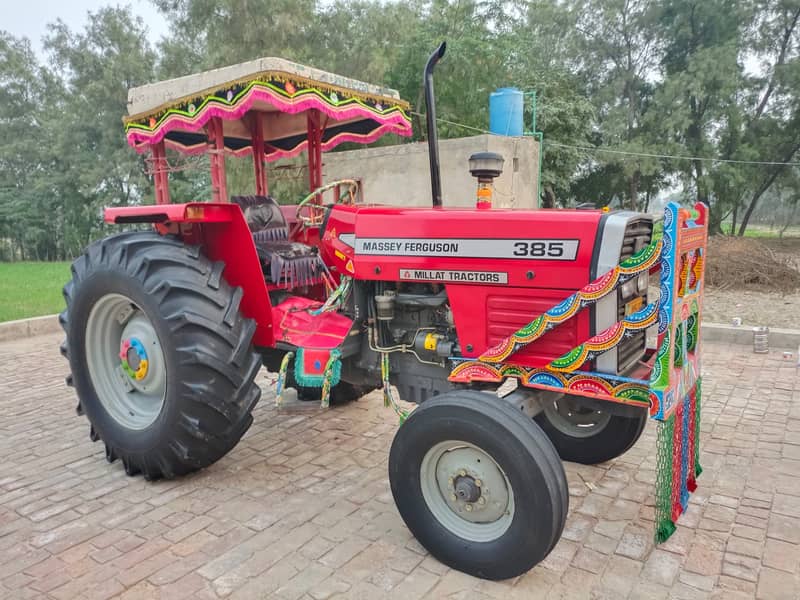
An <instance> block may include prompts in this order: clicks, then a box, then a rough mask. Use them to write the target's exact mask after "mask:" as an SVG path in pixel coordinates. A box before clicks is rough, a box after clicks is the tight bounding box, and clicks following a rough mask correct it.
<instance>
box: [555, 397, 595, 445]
mask: <svg viewBox="0 0 800 600" xmlns="http://www.w3.org/2000/svg"><path fill="white" fill-rule="evenodd" d="M544 412H545V415H546V416H547V420H548V421H550V423H551V424H552V425H553V427H555V428H556V429H557V430H558V431H560V432H561V433H563V434H564V435H566V436H569V437H572V438H589V437H592V436H595V435H597V434H598V433H600V432H601V431H603V430H604V429H605V428H606V426H607V425H608V423H609V422H610V421H611V415H610V414H608V413H607V412H603V411H602V410H596V409H593V408H588V407H586V406H582V405H581V404H580V403H579V402H577V401H575V400H574V399H572V398H566V397H565V398H560V399H558V400H553V402H548V403H547V404H545V407H544Z"/></svg>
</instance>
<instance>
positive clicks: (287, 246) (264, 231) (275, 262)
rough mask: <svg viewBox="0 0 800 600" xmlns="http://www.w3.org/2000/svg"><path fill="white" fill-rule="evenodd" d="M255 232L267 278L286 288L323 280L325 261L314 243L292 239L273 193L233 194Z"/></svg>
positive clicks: (251, 229) (234, 199) (248, 224)
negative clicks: (311, 244)
mask: <svg viewBox="0 0 800 600" xmlns="http://www.w3.org/2000/svg"><path fill="white" fill-rule="evenodd" d="M231 201H232V202H235V203H236V204H238V205H239V207H240V208H241V209H242V212H243V213H244V218H245V221H247V226H248V227H249V228H250V231H251V232H252V233H253V241H254V242H255V244H256V252H257V253H258V259H259V262H260V263H261V269H262V271H263V272H264V277H265V278H266V279H267V281H269V282H270V283H272V284H274V285H277V286H281V287H287V288H294V287H298V286H304V285H314V284H317V283H320V282H321V281H322V274H323V272H324V271H325V263H324V262H323V261H322V258H320V256H319V251H318V249H317V248H316V247H314V246H309V245H308V244H303V243H301V242H292V241H290V240H289V226H288V224H287V223H286V218H285V217H284V216H283V213H282V212H281V209H280V206H279V205H278V203H277V202H276V201H275V199H274V198H272V197H271V196H233V197H231Z"/></svg>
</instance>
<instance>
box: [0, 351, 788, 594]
mask: <svg viewBox="0 0 800 600" xmlns="http://www.w3.org/2000/svg"><path fill="white" fill-rule="evenodd" d="M59 342H60V336H44V337H39V338H33V339H29V340H23V341H19V342H11V343H5V344H0V364H2V365H3V366H4V368H5V372H6V376H5V379H4V380H3V381H2V383H0V405H1V406H2V409H1V410H2V413H0V414H1V415H2V417H0V597H2V598H14V599H16V598H27V597H51V598H56V599H59V600H61V599H66V598H76V597H89V598H105V597H111V596H115V595H118V594H122V595H123V597H125V598H128V597H130V598H158V597H160V598H169V599H173V598H182V597H191V598H217V597H227V598H271V597H274V598H281V599H293V598H304V599H307V598H315V599H318V600H319V599H322V598H330V597H334V596H337V595H340V596H341V597H345V598H366V599H370V600H372V599H376V598H383V597H391V598H398V599H403V600H410V599H413V598H418V597H432V598H443V597H452V598H470V599H472V598H500V599H502V600H511V599H513V598H525V599H529V598H545V597H546V598H590V597H593V598H613V599H614V600H619V599H620V598H626V597H627V598H647V599H654V598H667V597H671V598H687V599H692V598H708V597H711V598H725V599H729V598H730V599H735V598H752V597H754V596H757V597H758V598H769V599H773V598H798V597H800V574H799V573H800V569H799V568H798V567H800V520H798V517H800V378H799V377H798V372H797V370H796V368H795V367H794V363H793V362H792V363H790V362H787V361H783V360H781V357H780V354H773V355H770V356H768V357H762V356H760V355H754V354H752V353H750V352H748V351H747V348H744V347H739V348H732V347H725V346H721V345H714V346H711V345H709V346H707V348H706V352H705V370H704V377H705V383H704V390H705V392H706V399H705V400H704V413H703V424H702V431H703V442H704V445H703V453H702V457H703V466H704V469H705V471H704V473H703V475H702V477H701V478H700V488H699V490H698V492H697V493H696V494H695V495H694V496H693V498H692V501H691V504H690V507H689V510H688V512H687V513H686V514H685V515H684V516H683V517H682V518H681V520H680V523H679V527H678V531H677V533H676V534H675V535H674V536H673V537H672V539H670V540H669V541H668V542H667V543H666V544H664V545H662V546H660V547H659V548H657V549H654V548H653V547H652V543H651V537H652V518H653V507H652V493H651V488H652V483H653V479H654V457H653V449H654V434H655V427H652V426H649V427H648V430H647V432H646V434H645V435H644V437H643V438H642V439H641V440H640V442H639V443H638V444H637V446H636V447H635V448H634V449H633V450H631V451H630V452H629V453H628V454H626V455H625V456H623V457H621V458H620V459H618V460H616V461H614V462H613V463H609V464H605V465H602V466H599V467H581V466H577V465H568V467H567V473H568V476H569V484H570V494H571V498H570V502H571V506H570V513H569V517H568V519H567V527H566V530H565V532H564V537H563V539H562V540H561V542H560V543H559V544H558V545H557V546H556V548H555V550H554V551H553V553H552V554H551V555H550V556H549V557H548V559H547V560H546V561H545V562H544V563H543V564H542V565H540V566H538V567H537V568H536V569H534V570H533V571H531V572H530V573H528V574H527V575H525V576H523V577H520V578H518V579H516V580H513V581H508V582H501V583H492V582H486V581H481V580H478V579H473V578H471V577H468V576H466V575H463V574H461V573H458V572H456V571H452V570H450V569H448V568H446V567H444V566H442V565H441V564H440V563H438V562H437V561H436V560H434V559H433V558H431V557H430V556H427V555H426V553H425V551H424V550H423V549H422V548H421V547H420V546H419V545H418V544H417V543H416V542H415V541H414V539H412V537H411V535H410V534H409V533H408V531H407V530H406V529H405V527H404V525H403V523H402V521H401V520H400V517H399V516H398V514H397V512H396V510H395V508H394V505H393V503H392V498H391V494H390V491H389V487H388V482H387V477H386V467H385V464H386V457H387V451H388V447H389V444H390V442H391V438H392V433H393V431H394V429H395V427H396V417H395V416H394V414H393V413H391V412H390V411H388V410H385V409H383V407H382V403H381V402H380V400H379V399H378V398H377V397H375V396H372V397H369V398H367V399H364V400H362V401H360V402H358V403H355V404H352V405H349V406H346V407H342V408H337V409H334V410H332V411H330V412H327V413H319V412H318V411H317V410H315V409H313V408H311V407H306V408H303V409H294V410H292V411H283V412H279V411H276V409H275V408H274V407H273V406H272V401H271V400H272V394H271V393H270V392H267V393H266V394H265V397H264V399H263V400H262V402H261V404H260V405H259V407H258V408H257V410H256V414H255V424H254V426H253V427H252V429H251V430H250V432H249V433H248V434H247V436H246V438H245V439H244V440H243V441H242V443H240V444H239V446H238V447H237V448H236V449H235V450H234V451H233V452H232V453H231V454H229V455H228V456H227V457H226V458H224V459H223V460H222V461H220V462H219V463H217V464H216V465H214V466H213V467H212V468H210V469H207V470H206V471H204V472H202V473H200V474H197V475H195V476H192V477H187V478H184V479H181V480H179V481H172V482H160V483H146V482H144V481H143V480H142V479H141V478H140V477H134V478H128V477H126V476H125V474H124V473H123V471H122V468H121V466H120V465H119V464H114V465H108V464H107V463H106V462H105V460H104V454H103V448H102V446H101V445H100V444H92V443H91V442H90V441H89V437H88V426H87V424H86V421H85V420H84V419H83V418H77V417H76V416H75V414H74V405H75V398H74V395H73V392H72V390H68V389H67V388H65V386H64V384H63V376H64V374H65V373H66V370H67V367H66V364H65V362H64V361H63V359H61V357H60V356H59V354H58V350H57V346H58V343H59ZM266 381H267V380H266V376H264V378H263V380H262V382H263V383H264V384H266Z"/></svg>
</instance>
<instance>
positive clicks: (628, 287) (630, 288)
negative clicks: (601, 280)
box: [620, 279, 637, 300]
mask: <svg viewBox="0 0 800 600" xmlns="http://www.w3.org/2000/svg"><path fill="white" fill-rule="evenodd" d="M636 286H637V282H636V280H635V279H631V280H630V281H626V282H625V283H623V284H622V285H621V286H620V290H621V291H622V297H623V299H625V300H627V299H628V298H632V297H633V296H635V295H636Z"/></svg>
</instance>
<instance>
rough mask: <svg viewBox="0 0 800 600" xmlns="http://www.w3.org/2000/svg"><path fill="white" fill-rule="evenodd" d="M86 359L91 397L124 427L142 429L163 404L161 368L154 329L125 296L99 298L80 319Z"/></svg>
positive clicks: (164, 376)
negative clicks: (83, 324) (83, 326)
mask: <svg viewBox="0 0 800 600" xmlns="http://www.w3.org/2000/svg"><path fill="white" fill-rule="evenodd" d="M86 358H87V367H88V370H89V376H90V378H91V380H92V384H93V386H94V388H95V391H96V393H97V397H98V399H99V400H100V403H101V404H102V405H103V408H104V409H105V410H106V412H107V413H108V415H109V416H110V417H111V418H113V419H114V420H115V421H116V422H117V423H118V424H120V425H122V426H123V427H126V428H128V429H145V428H147V427H149V426H150V425H151V424H152V423H153V422H154V421H155V420H156V419H157V418H158V416H159V414H160V413H161V410H162V408H163V406H164V402H165V397H166V389H167V372H166V362H165V361H164V353H163V351H162V349H161V343H160V342H159V339H158V335H157V334H156V330H155V328H154V327H153V324H152V323H151V322H150V319H148V318H147V315H146V314H145V313H144V312H143V311H142V310H141V309H140V308H139V307H137V306H136V305H135V304H134V303H133V302H132V301H131V300H130V299H129V298H127V297H125V296H123V295H121V294H108V295H106V296H103V297H101V298H99V299H98V300H97V301H96V302H95V305H94V306H93V307H92V310H91V312H90V313H89V319H88V321H87V323H86Z"/></svg>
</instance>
